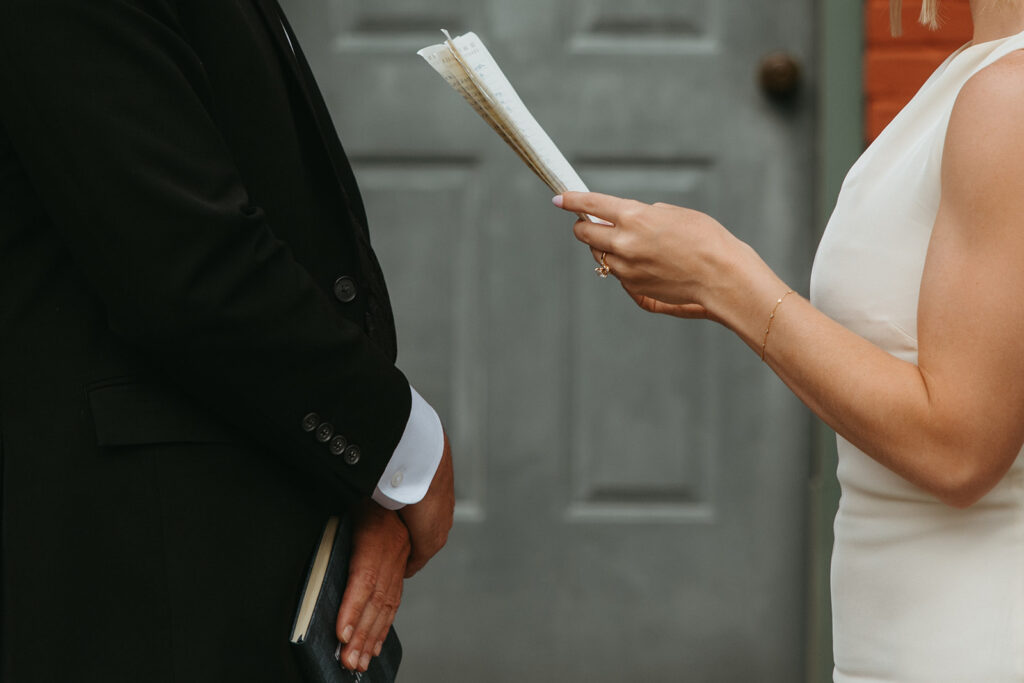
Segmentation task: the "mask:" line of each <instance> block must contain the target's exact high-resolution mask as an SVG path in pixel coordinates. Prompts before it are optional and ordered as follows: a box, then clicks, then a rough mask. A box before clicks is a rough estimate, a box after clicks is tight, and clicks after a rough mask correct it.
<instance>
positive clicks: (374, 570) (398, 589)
mask: <svg viewBox="0 0 1024 683" xmlns="http://www.w3.org/2000/svg"><path fill="white" fill-rule="evenodd" d="M409 551H410V545H409V534H408V532H407V530H406V528H405V525H404V524H402V521H401V520H400V519H399V518H398V515H397V514H396V513H394V512H392V511H390V510H384V509H383V508H381V507H380V506H379V505H377V504H376V503H374V502H372V501H366V503H365V504H364V505H363V507H362V509H361V511H360V514H359V515H358V521H357V523H356V528H355V532H354V534H353V538H352V556H351V558H350V560H349V577H348V583H347V584H346V586H345V594H344V596H343V597H342V601H341V608H340V609H339V610H338V620H337V623H336V625H335V628H336V631H337V635H338V639H339V640H340V641H341V642H343V643H345V646H344V647H343V648H342V651H341V662H342V664H343V665H344V666H345V667H346V668H348V669H352V670H355V671H365V670H366V667H367V666H368V664H369V661H370V658H371V657H372V656H373V653H374V651H375V650H376V648H377V643H378V641H382V640H383V639H384V636H385V634H386V633H387V626H390V625H391V621H392V620H393V619H394V616H395V611H396V610H397V609H398V602H399V600H400V599H401V596H402V575H403V574H404V573H405V566H406V560H407V559H408V557H409ZM382 614H383V617H382Z"/></svg>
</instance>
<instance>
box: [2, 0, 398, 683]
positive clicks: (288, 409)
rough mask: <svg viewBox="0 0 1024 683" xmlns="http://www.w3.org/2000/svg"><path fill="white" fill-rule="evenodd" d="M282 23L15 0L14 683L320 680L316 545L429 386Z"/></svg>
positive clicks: (7, 300)
mask: <svg viewBox="0 0 1024 683" xmlns="http://www.w3.org/2000/svg"><path fill="white" fill-rule="evenodd" d="M287 31H290V29H288V28H287V25H286V24H285V23H284V20H283V17H282V15H281V14H280V10H279V8H278V7H277V5H276V2H274V0H0V456H2V463H3V469H2V473H3V478H2V487H3V493H2V515H3V518H2V523H3V536H2V542H3V547H2V552H3V584H2V586H3V593H2V600H3V603H2V612H3V627H2V628H3V632H2V640H0V643H2V645H0V647H2V657H3V669H2V671H3V680H4V681H10V682H14V683H27V682H32V681H58V680H59V681H65V680H79V681H93V680H95V681H105V682H112V681H233V680H239V681H241V680H245V681H288V680H298V674H297V673H296V670H295V667H294V662H293V661H292V659H291V654H290V651H289V649H288V646H287V637H288V630H289V627H290V624H291V616H292V611H293V609H294V599H295V593H296V589H297V588H298V585H299V583H300V582H301V580H302V574H303V569H304V565H305V563H306V561H307V559H308V552H309V550H310V549H311V547H312V545H313V543H314V541H315V539H316V538H317V535H318V533H319V529H320V525H321V524H322V522H323V521H324V517H325V515H326V514H327V513H328V512H330V511H332V509H335V508H338V507H339V506H341V505H343V504H344V503H345V501H346V500H351V499H353V498H357V497H360V496H365V495H367V494H369V493H370V492H371V491H372V489H373V487H374V485H375V483H376V481H377V479H378V478H379V476H380V474H381V472H382V471H383V469H384V466H385V465H386V463H387V460H388V458H389V457H390V455H391V453H392V452H393V450H394V447H395V445H396V444H397V442H398V440H399V438H400V437H401V434H402V431H403V430H404V427H405V422H406V420H407V418H408V414H409V404H410V398H409V388H408V383H407V382H406V380H405V378H404V377H403V376H402V374H401V373H400V372H399V371H398V370H397V369H396V368H395V365H394V360H395V353H396V351H395V341H394V339H395V337H394V327H393V322H392V318H391V313H390V307H389V303H388V298H387V293H386V290H385V288H384V283H383V279H382V277H381V274H380V270H379V267H378V265H377V262H376V259H375V258H374V255H373V252H372V250H371V248H370V243H369V237H368V233H367V228H366V217H365V213H364V211H363V207H362V204H361V202H360V199H359V192H358V189H357V188H356V184H355V180H354V178H353V177H352V172H351V169H350V168H349V165H348V162H347V160H346V158H345V155H344V153H343V151H342V149H341V145H340V143H339V142H338V139H337V137H336V135H335V133H334V130H333V127H332V126H331V124H330V121H329V118H328V116H327V113H326V109H325V107H324V105H323V102H322V99H321V97H320V95H319V92H318V91H317V89H316V86H315V84H314V83H313V81H312V77H311V76H310V74H309V70H308V66H307V65H306V64H305V62H304V60H303V58H302V56H301V53H298V54H296V52H293V50H292V48H291V46H290V45H289V42H290V43H291V44H292V45H294V47H295V50H296V51H297V50H298V43H297V42H296V41H295V38H294V36H290V35H286V32H287ZM310 430H312V431H310Z"/></svg>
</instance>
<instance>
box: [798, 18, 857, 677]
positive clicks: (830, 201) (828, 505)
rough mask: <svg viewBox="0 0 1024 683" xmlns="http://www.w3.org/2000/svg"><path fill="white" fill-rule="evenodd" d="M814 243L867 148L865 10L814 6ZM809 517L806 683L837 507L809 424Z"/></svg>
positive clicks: (824, 643)
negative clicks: (817, 67)
mask: <svg viewBox="0 0 1024 683" xmlns="http://www.w3.org/2000/svg"><path fill="white" fill-rule="evenodd" d="M817 19H818V40H819V43H818V56H819V60H820V61H819V65H820V70H819V72H818V79H819V80H818V103H817V104H818V113H819V116H818V140H817V144H818V169H817V171H818V172H817V178H818V181H817V187H816V193H817V204H818V210H817V212H816V215H817V224H816V227H815V229H814V233H813V235H812V238H813V239H812V240H811V243H812V244H814V245H815V247H816V246H817V243H818V241H819V239H820V238H821V233H822V231H823V230H824V229H825V224H826V223H827V221H828V216H829V214H831V212H832V207H833V206H834V205H835V201H836V196H837V195H838V194H839V187H840V186H841V185H842V182H843V178H844V177H845V176H846V172H847V170H848V169H849V168H850V166H851V165H852V164H853V162H854V161H856V159H857V157H858V156H860V153H861V152H862V151H863V149H864V95H863V92H864V89H863V82H864V81H863V71H862V64H863V54H864V6H863V2H857V1H855V0H822V2H821V4H820V5H819V6H818V17H817ZM813 430H814V433H813V438H812V440H811V443H812V450H813V452H812V454H811V468H810V480H809V496H808V500H809V514H808V520H809V522H808V530H807V534H808V535H807V538H808V543H807V547H808V570H807V639H806V647H807V675H806V683H826V682H827V681H831V680H832V666H833V663H832V610H831V605H830V596H829V563H830V560H831V557H832V540H833V538H832V520H833V518H834V517H835V512H836V507H837V506H838V504H839V483H838V482H837V481H836V474H835V473H836V448H835V435H834V434H833V432H832V431H831V430H830V429H829V428H828V427H826V426H825V425H824V424H822V423H821V422H819V421H817V420H815V423H814V426H813Z"/></svg>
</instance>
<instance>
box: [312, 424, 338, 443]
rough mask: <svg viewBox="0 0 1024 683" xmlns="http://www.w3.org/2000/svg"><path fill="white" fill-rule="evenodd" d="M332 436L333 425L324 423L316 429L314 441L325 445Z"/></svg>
mask: <svg viewBox="0 0 1024 683" xmlns="http://www.w3.org/2000/svg"><path fill="white" fill-rule="evenodd" d="M332 436H334V425H332V424H331V423H330V422H324V423H323V424H322V425H320V426H319V427H317V428H316V440H317V441H319V442H320V443H327V442H328V441H330V440H331V437H332Z"/></svg>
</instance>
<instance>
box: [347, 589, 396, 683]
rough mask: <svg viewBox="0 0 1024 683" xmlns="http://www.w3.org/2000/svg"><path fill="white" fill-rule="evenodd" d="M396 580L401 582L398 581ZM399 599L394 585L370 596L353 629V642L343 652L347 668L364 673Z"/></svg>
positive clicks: (377, 590) (393, 614)
mask: <svg viewBox="0 0 1024 683" xmlns="http://www.w3.org/2000/svg"><path fill="white" fill-rule="evenodd" d="M397 581H399V582H400V581H401V578H400V577H399V578H398V579H397ZM400 596H401V588H398V589H397V591H396V590H395V587H394V586H393V585H392V586H383V585H378V587H377V589H376V590H374V591H373V593H372V594H371V595H370V599H369V601H368V602H367V605H366V609H365V610H363V613H362V616H360V618H359V622H358V623H357V624H356V626H355V629H354V631H353V635H352V640H351V641H350V642H349V643H348V645H346V646H345V647H344V648H343V649H342V655H341V656H342V661H343V662H344V663H345V665H346V666H347V667H348V668H350V669H354V670H357V671H366V668H367V666H368V665H369V663H370V658H371V657H373V651H374V649H375V648H376V646H377V642H378V641H380V640H383V639H384V635H385V634H386V633H387V627H388V626H390V625H391V621H392V620H393V619H394V616H395V610H397V609H398V600H399V599H400Z"/></svg>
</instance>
